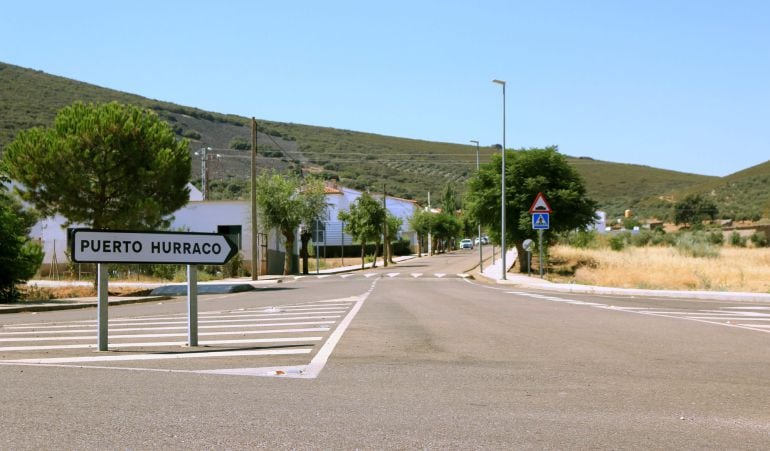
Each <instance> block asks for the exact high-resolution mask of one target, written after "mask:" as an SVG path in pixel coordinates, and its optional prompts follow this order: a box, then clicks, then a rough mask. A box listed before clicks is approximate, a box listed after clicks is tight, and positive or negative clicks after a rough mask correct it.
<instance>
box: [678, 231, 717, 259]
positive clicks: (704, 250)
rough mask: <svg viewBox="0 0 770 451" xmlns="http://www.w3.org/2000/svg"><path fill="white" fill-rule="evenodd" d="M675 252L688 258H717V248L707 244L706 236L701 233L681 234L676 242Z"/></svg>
mask: <svg viewBox="0 0 770 451" xmlns="http://www.w3.org/2000/svg"><path fill="white" fill-rule="evenodd" d="M676 250H677V251H678V252H679V253H680V254H681V255H685V256H688V257H696V258H717V257H719V248H718V247H717V246H715V245H713V244H711V243H710V242H709V239H708V237H707V236H706V234H704V233H702V232H694V233H681V234H679V238H678V240H677V242H676Z"/></svg>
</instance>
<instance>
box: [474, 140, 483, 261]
mask: <svg viewBox="0 0 770 451" xmlns="http://www.w3.org/2000/svg"><path fill="white" fill-rule="evenodd" d="M471 142H472V143H473V144H476V173H478V172H479V142H478V141H476V140H475V139H472V140H471ZM483 271H484V259H483V257H482V253H481V221H479V272H483Z"/></svg>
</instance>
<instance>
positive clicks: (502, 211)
mask: <svg viewBox="0 0 770 451" xmlns="http://www.w3.org/2000/svg"><path fill="white" fill-rule="evenodd" d="M492 83H497V84H498V85H500V86H502V87H503V163H502V177H501V180H502V181H501V183H500V184H501V189H500V199H501V205H502V206H501V208H500V214H501V215H502V217H501V220H500V232H501V233H500V253H501V254H503V271H502V274H503V280H506V275H505V81H503V80H497V79H495V80H492Z"/></svg>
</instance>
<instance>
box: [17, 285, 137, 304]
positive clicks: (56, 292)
mask: <svg viewBox="0 0 770 451" xmlns="http://www.w3.org/2000/svg"><path fill="white" fill-rule="evenodd" d="M21 291H22V298H23V299H24V300H25V301H48V300H51V299H74V298H87V297H95V296H96V288H94V287H93V286H62V287H37V286H24V287H21ZM148 292H149V290H140V289H137V288H133V287H121V286H117V287H110V289H109V294H110V296H143V295H146V294H147V293H148Z"/></svg>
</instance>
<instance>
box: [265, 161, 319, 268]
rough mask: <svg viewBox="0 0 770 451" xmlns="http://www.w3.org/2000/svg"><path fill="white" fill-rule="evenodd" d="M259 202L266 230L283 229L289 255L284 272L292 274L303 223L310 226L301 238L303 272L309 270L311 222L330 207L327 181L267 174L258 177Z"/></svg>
mask: <svg viewBox="0 0 770 451" xmlns="http://www.w3.org/2000/svg"><path fill="white" fill-rule="evenodd" d="M256 188H257V199H256V200H257V205H258V207H259V210H260V219H261V220H262V224H263V227H264V228H266V229H270V228H276V229H278V230H280V231H281V234H282V235H283V237H284V240H285V248H286V256H285V259H284V263H283V274H284V275H288V274H290V273H291V258H292V252H293V250H294V241H295V238H294V237H295V236H296V234H297V229H298V228H299V227H300V225H303V224H304V225H306V226H307V227H304V228H303V230H302V234H301V236H300V241H301V242H302V248H301V249H300V255H302V257H303V259H302V260H303V266H304V268H303V271H304V272H305V274H307V272H308V255H309V254H308V252H307V242H308V241H309V240H310V236H311V232H310V227H309V225H310V224H312V223H313V222H314V221H315V220H316V219H317V218H318V217H320V216H321V214H322V213H323V211H324V210H325V209H326V197H325V195H324V188H323V181H322V180H319V179H315V178H308V179H305V180H304V181H303V180H302V179H300V178H299V177H298V176H297V175H296V174H293V173H292V174H279V173H277V172H272V173H264V174H262V175H260V176H259V177H258V178H257V180H256Z"/></svg>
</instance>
